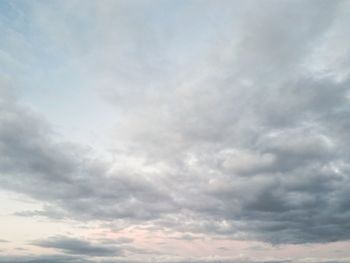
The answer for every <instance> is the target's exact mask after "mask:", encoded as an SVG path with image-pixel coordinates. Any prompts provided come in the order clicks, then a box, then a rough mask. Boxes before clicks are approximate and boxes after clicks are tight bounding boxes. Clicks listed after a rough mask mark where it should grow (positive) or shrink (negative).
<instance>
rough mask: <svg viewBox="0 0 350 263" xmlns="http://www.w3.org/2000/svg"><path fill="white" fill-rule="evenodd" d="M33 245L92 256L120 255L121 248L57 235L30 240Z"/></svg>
mask: <svg viewBox="0 0 350 263" xmlns="http://www.w3.org/2000/svg"><path fill="white" fill-rule="evenodd" d="M32 244H33V245H36V246H40V247H46V248H55V249H58V250H61V251H63V252H65V253H67V254H73V255H85V256H93V257H106V256H120V255H121V254H122V250H121V249H120V248H119V247H116V246H110V245H102V244H94V243H91V242H89V241H86V240H81V239H76V238H70V237H64V236H57V237H51V238H48V239H45V240H38V241H34V242H32Z"/></svg>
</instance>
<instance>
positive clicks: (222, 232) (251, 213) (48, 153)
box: [0, 1, 350, 252]
mask: <svg viewBox="0 0 350 263" xmlns="http://www.w3.org/2000/svg"><path fill="white" fill-rule="evenodd" d="M237 4H238V3H237V2H232V3H231V1H229V3H223V5H222V7H220V8H219V7H218V8H219V10H220V12H221V11H222V12H223V11H224V9H227V10H228V11H227V13H225V12H224V14H225V15H223V17H225V19H223V20H219V21H218V23H219V24H218V25H217V27H218V31H220V32H221V33H220V34H217V35H216V34H214V33H213V32H211V31H210V30H209V29H208V30H209V31H210V32H211V33H210V34H209V33H208V34H209V38H210V39H213V41H209V42H210V44H208V45H207V46H205V47H202V46H200V45H199V43H198V42H196V44H195V45H194V46H195V47H197V46H198V49H200V50H201V52H200V54H199V55H198V57H199V58H197V57H195V58H191V59H190V58H188V57H186V56H185V55H184V54H185V53H186V52H184V51H183V52H184V53H181V52H180V53H179V56H180V57H183V59H182V62H181V63H180V62H179V63H177V62H176V61H172V60H171V57H168V55H169V53H171V50H172V49H171V48H167V47H168V45H169V42H168V41H166V40H165V39H166V36H167V35H166V34H165V32H167V31H169V30H170V29H171V24H172V22H171V21H167V23H164V24H165V25H164V27H165V28H161V29H159V28H158V27H157V26H156V24H157V23H154V22H153V23H152V22H150V21H149V20H147V19H146V17H147V16H146V14H144V13H142V10H145V9H143V8H146V7H144V6H142V8H140V10H141V11H140V13H142V16H141V17H142V19H143V20H142V19H141V20H142V21H139V20H137V19H136V17H137V16H136V13H137V12H136V11H133V10H131V11H130V10H129V7H125V8H126V10H128V12H131V14H132V15H130V19H129V18H127V17H124V16H122V18H120V19H121V20H120V21H115V20H113V17H118V16H115V12H117V13H119V12H120V11H118V10H119V9H118V8H116V7H114V8H113V6H112V7H111V8H110V9H111V10H110V13H109V12H107V11H108V10H106V9H103V8H102V7H100V8H102V9H99V12H101V14H100V16H101V17H105V18H104V19H103V20H98V21H99V22H96V25H98V26H100V27H101V31H100V32H101V34H102V37H100V38H99V39H100V40H101V42H102V44H103V45H102V47H101V49H94V48H93V47H90V48H91V50H95V53H94V52H92V53H89V54H88V55H87V56H86V57H85V56H84V59H86V60H87V61H86V65H85V64H84V66H85V67H86V68H85V69H86V70H87V72H96V74H97V75H98V74H101V75H102V76H103V79H104V80H105V79H107V80H106V82H108V80H110V83H109V82H108V83H107V84H106V86H107V87H104V89H103V92H106V93H107V94H109V99H108V100H109V103H112V104H113V105H115V107H116V108H117V109H118V110H120V112H122V113H123V114H122V115H123V116H122V117H121V120H120V121H119V122H118V124H117V127H116V131H115V139H114V141H113V142H111V145H112V146H113V147H114V149H115V154H114V156H113V157H115V162H116V163H118V164H121V163H123V162H124V161H125V160H129V159H133V158H135V159H137V160H141V163H142V168H143V169H139V170H138V169H136V168H135V167H133V166H132V165H127V164H125V165H124V166H123V165H121V166H118V169H115V163H108V162H103V161H100V160H97V159H95V158H93V157H91V156H90V154H89V152H88V151H87V150H85V149H81V148H80V147H79V146H77V145H72V144H68V143H64V142H62V141H60V140H59V138H58V137H59V136H57V135H56V134H55V133H54V131H52V130H51V128H50V125H49V124H48V123H47V121H46V120H44V119H42V118H41V117H39V115H38V114H36V113H34V112H31V111H30V110H28V109H27V108H25V107H24V106H21V105H19V103H18V102H16V99H15V98H14V96H12V95H9V94H5V93H8V91H7V89H4V91H3V95H2V96H1V97H2V99H0V110H1V111H0V156H1V157H0V172H1V178H0V182H1V187H2V188H6V189H11V190H13V191H18V192H21V193H25V194H28V195H30V196H31V197H34V198H36V199H38V200H40V201H42V202H45V203H48V204H49V205H51V206H53V207H57V208H58V209H57V210H56V211H59V212H58V213H56V212H53V211H54V210H50V209H49V208H48V207H50V206H47V207H46V208H45V209H44V210H43V211H32V212H21V213H19V214H20V215H27V216H32V215H44V216H49V217H52V218H55V217H56V218H57V217H58V218H59V217H60V214H61V215H62V217H70V218H75V219H78V220H81V219H84V220H85V219H87V220H102V221H106V222H110V221H114V220H124V223H125V224H134V223H141V224H146V225H148V226H150V228H162V229H164V228H168V229H170V230H178V231H184V232H193V233H204V234H212V235H219V236H226V237H228V238H233V239H254V240H262V241H267V242H271V243H274V244H280V243H310V242H312V243H313V242H315V243H322V242H331V241H339V240H348V239H349V238H350V233H349V231H347V230H348V229H349V227H350V225H349V219H350V213H349V212H348V211H349V209H348V208H349V207H350V202H349V200H350V198H349V190H350V189H349V188H350V182H349V171H350V151H349V147H348V146H349V138H348V130H349V128H350V122H349V113H350V112H349V107H350V105H349V104H350V100H349V94H350V90H349V76H348V72H349V70H350V63H349V60H348V59H347V58H348V57H349V56H350V46H349V43H350V42H349V39H348V37H347V35H348V34H347V27H346V26H344V25H347V26H348V25H349V21H348V18H347V14H344V13H343V10H345V9H346V8H348V3H346V2H345V1H344V2H342V1H322V3H320V2H319V1H307V2H306V1H283V2H280V1H264V2H263V3H261V2H258V1H248V4H242V9H241V10H242V11H241V12H239V13H235V12H234V11H230V10H233V9H237V8H236V5H237ZM211 5H212V4H210V3H206V4H204V5H203V6H205V7H203V8H204V9H205V10H207V9H208V10H210V8H209V7H211ZM208 6H209V7H208ZM161 7H163V6H162V5H160V6H159V7H158V8H161ZM46 8H48V11H47V10H46V11H45V8H44V10H43V9H41V8H39V9H38V10H37V12H39V13H40V14H42V12H44V13H45V12H47V13H50V12H49V11H50V10H51V11H52V9H50V8H51V7H50V6H48V7H46ZM163 8H164V7H163ZM206 8H207V9H206ZM131 9H132V8H131ZM194 9H195V8H194ZM73 10H74V9H73ZM84 10H85V11H86V9H84ZM123 10H124V9H123ZM208 10H207V12H209V13H205V14H207V15H208V16H211V15H212V16H213V17H217V16H218V14H217V13H216V12H217V11H213V13H210V11H208ZM215 10H216V9H215ZM187 11H188V14H189V15H185V14H179V15H180V16H181V17H184V18H187V19H188V17H187V16H189V17H190V16H191V14H192V12H194V11H193V10H192V9H189V10H187ZM135 12H136V13H135ZM177 12H179V11H177ZM220 12H219V13H220ZM63 13H64V12H63ZM126 13H127V12H126ZM233 14H234V16H233ZM101 17H100V19H101ZM220 17H221V16H220ZM206 18H207V17H198V16H196V19H198V21H199V22H200V21H204V20H206ZM84 19H86V17H85V18H84V17H83V20H84ZM134 19H135V21H134ZM180 20H181V19H180ZM233 20H234V21H233ZM53 21H54V25H56V26H53V28H46V29H47V30H49V32H48V33H47V34H48V38H49V39H51V38H53V39H55V37H59V39H60V40H61V41H62V40H63V39H64V41H63V42H60V41H57V45H58V46H60V47H62V48H64V47H66V46H68V47H69V48H67V50H69V52H73V51H72V50H71V49H70V48H72V49H73V50H74V49H75V48H76V49H78V50H80V49H81V46H82V45H83V43H79V41H78V42H76V41H75V40H76V39H75V37H74V36H75V34H74V30H76V29H77V28H73V29H72V30H71V31H70V30H69V23H68V24H65V23H66V22H64V21H63V19H61V18H60V16H58V17H54V19H53ZM84 21H85V20H84ZM181 21H182V20H181ZM184 21H188V20H186V19H184ZM196 21H197V20H196ZM112 22H114V23H116V24H118V25H120V26H119V27H120V28H119V27H118V30H117V29H116V31H115V32H116V33H115V32H114V31H113V32H114V33H113V34H110V35H108V34H107V33H108V32H105V31H103V30H102V29H103V28H106V27H107V26H106V25H108V24H110V23H112ZM117 22H118V23H117ZM179 23H181V22H179ZM38 24H40V23H38ZM199 24H200V23H199ZM233 24H235V26H234V25H233ZM123 25H124V26H125V27H126V28H127V29H130V31H132V32H130V34H128V33H127V31H128V30H126V29H125V28H124V27H123ZM237 25H238V26H237ZM61 26H62V28H63V29H64V30H63V32H66V33H65V34H64V35H65V36H67V37H66V38H63V37H60V35H59V34H53V33H55V30H54V32H52V31H51V30H53V29H57V28H61ZM231 26H232V30H231ZM107 28H108V27H107ZM183 28H185V31H186V30H189V29H187V28H192V29H196V30H197V31H195V32H197V33H196V34H195V35H196V36H197V35H201V31H200V29H198V28H197V27H195V26H194V25H193V24H189V25H188V27H187V26H184V27H183ZM233 29H234V30H233ZM221 30H222V31H221ZM91 31H92V32H96V31H93V30H91ZM213 31H215V30H213ZM121 32H124V33H125V35H123V36H124V37H123V38H122V39H121V40H120V42H121V43H122V44H121V47H124V49H123V48H121V49H118V48H113V47H114V45H113V44H114V43H116V42H118V41H117V40H118V37H119V35H120V33H121ZM141 32H146V33H144V34H143V33H141ZM222 32H229V33H226V34H224V33H222ZM190 35H191V34H190ZM94 36H95V35H92V36H91V35H87V36H86V37H88V38H89V37H94ZM147 36H151V37H147ZM186 36H187V35H185V36H183V38H184V39H186ZM339 36H342V37H341V38H340V37H339ZM140 39H141V40H144V41H145V42H146V43H145V49H146V50H148V48H150V49H149V52H146V51H145V49H142V48H141V47H140V46H139V45H138V44H135V45H129V44H130V43H134V42H135V43H140V42H141V41H135V40H140ZM157 39H158V40H157ZM52 41H53V40H52ZM67 41H68V42H67ZM69 41H71V43H73V44H72V45H68V43H69ZM53 42H55V41H53ZM120 42H118V43H120ZM183 46H186V45H183ZM337 46H341V47H342V48H341V49H340V48H339V49H338V48H336V47H337ZM199 47H200V48H199ZM56 48H57V47H56ZM103 49H106V50H110V51H111V52H105V53H104V52H102V51H101V50H103ZM130 49H131V50H130ZM195 49H196V48H193V50H195ZM65 50H66V49H65ZM191 50H192V49H191ZM127 51H128V52H129V53H128V52H127ZM67 52H68V51H67ZM198 52H199V51H198ZM130 53H131V54H136V55H130V56H129V57H127V59H126V58H125V57H124V55H123V54H130ZM140 53H141V54H140ZM188 53H191V52H189V51H188ZM75 56H77V58H78V59H79V58H81V59H83V56H80V55H79V54H75ZM94 56H96V57H94ZM162 58H164V60H162ZM340 58H341V59H340ZM174 60H175V59H174ZM84 61H85V60H84ZM126 61H127V63H124V62H126ZM185 62H186V63H187V62H188V64H186V63H185ZM99 65H104V66H103V67H101V68H102V70H99V68H98V67H99ZM164 65H168V67H166V66H164ZM184 65H186V66H184ZM82 67H83V66H82ZM106 68H108V70H105V71H104V69H106ZM101 71H103V72H102V73H101ZM152 72H153V74H151V73H152ZM99 76H100V75H99ZM116 76H117V77H116ZM95 84H96V85H97V84H99V82H98V81H97V82H96V83H95ZM112 84H113V85H112ZM92 123H93V120H92ZM92 125H93V124H92ZM120 167H122V168H120ZM146 168H152V169H150V170H151V172H149V170H147V169H146ZM146 171H147V172H146ZM60 241H62V240H60ZM63 241H65V242H67V240H63ZM50 242H51V243H50ZM50 242H48V243H46V244H47V245H48V246H56V247H57V248H61V249H65V251H68V252H69V248H68V247H69V246H71V245H77V247H78V248H77V249H79V245H80V246H82V247H84V246H89V244H86V243H84V244H81V243H79V242H78V243H74V242H73V243H69V242H68V245H67V243H64V242H63V243H62V242H58V241H57V240H56V241H52V240H51V241H50ZM43 244H44V243H43ZM66 245H67V246H66ZM59 246H62V247H59ZM71 251H73V250H71Z"/></svg>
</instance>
